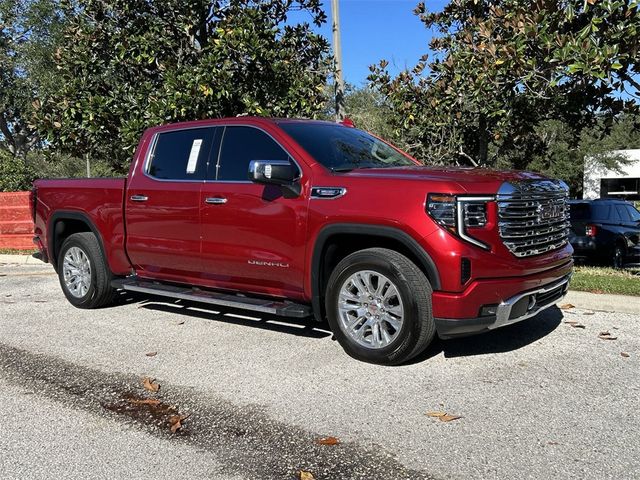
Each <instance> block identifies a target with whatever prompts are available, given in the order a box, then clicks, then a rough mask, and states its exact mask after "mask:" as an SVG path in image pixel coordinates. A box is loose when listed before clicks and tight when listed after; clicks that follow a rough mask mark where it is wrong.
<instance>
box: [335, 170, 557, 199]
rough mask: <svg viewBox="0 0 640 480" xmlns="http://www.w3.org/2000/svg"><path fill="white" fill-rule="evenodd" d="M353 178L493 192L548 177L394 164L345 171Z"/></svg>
mask: <svg viewBox="0 0 640 480" xmlns="http://www.w3.org/2000/svg"><path fill="white" fill-rule="evenodd" d="M344 175H345V176H347V177H350V178H376V179H377V178H379V179H398V180H409V181H411V180H413V181H425V182H447V183H453V184H457V185H459V186H460V188H461V189H462V190H464V191H465V192H467V193H474V194H475V193H479V194H480V193H485V194H491V193H495V192H497V191H498V189H499V188H500V185H502V184H503V183H504V182H517V181H523V180H544V179H547V178H548V177H545V176H544V175H540V174H538V173H533V172H525V171H518V170H506V171H501V170H492V169H488V168H465V167H446V168H445V167H423V166H415V167H413V166H412V167H391V168H367V169H356V170H353V171H351V172H348V173H345V174H344Z"/></svg>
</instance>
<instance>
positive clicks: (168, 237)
mask: <svg viewBox="0 0 640 480" xmlns="http://www.w3.org/2000/svg"><path fill="white" fill-rule="evenodd" d="M215 134H216V129H215V127H204V128H202V127H200V128H189V129H177V130H168V131H161V132H159V133H157V134H156V135H155V137H154V139H153V140H152V144H151V148H150V149H149V153H148V155H147V158H146V159H145V162H144V165H142V168H141V169H139V170H137V171H135V172H134V173H133V175H132V177H131V179H130V181H129V186H128V191H127V194H126V198H125V208H126V218H127V252H128V254H129V257H130V259H131V261H132V263H133V264H134V266H135V268H136V270H137V273H138V274H139V275H141V276H145V277H151V278H158V279H165V280H176V281H184V280H188V278H187V277H189V278H192V277H197V276H198V273H199V271H200V190H201V188H202V184H203V182H204V179H205V177H206V171H207V162H208V158H209V153H210V151H211V149H212V145H213V142H214V138H215Z"/></svg>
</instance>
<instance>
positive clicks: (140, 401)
mask: <svg viewBox="0 0 640 480" xmlns="http://www.w3.org/2000/svg"><path fill="white" fill-rule="evenodd" d="M127 401H128V402H129V403H132V404H134V405H160V400H158V399H157V398H130V399H128V400H127Z"/></svg>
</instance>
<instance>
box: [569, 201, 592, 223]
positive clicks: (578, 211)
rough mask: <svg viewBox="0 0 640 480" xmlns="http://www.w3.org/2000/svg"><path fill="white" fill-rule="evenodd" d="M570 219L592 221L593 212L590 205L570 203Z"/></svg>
mask: <svg viewBox="0 0 640 480" xmlns="http://www.w3.org/2000/svg"><path fill="white" fill-rule="evenodd" d="M569 218H570V219H571V220H591V211H590V210H589V204H588V203H570V204H569Z"/></svg>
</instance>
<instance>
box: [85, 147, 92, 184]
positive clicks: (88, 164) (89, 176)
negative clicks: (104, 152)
mask: <svg viewBox="0 0 640 480" xmlns="http://www.w3.org/2000/svg"><path fill="white" fill-rule="evenodd" d="M85 160H86V161H87V178H91V162H90V161H89V154H88V153H87V154H85Z"/></svg>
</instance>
